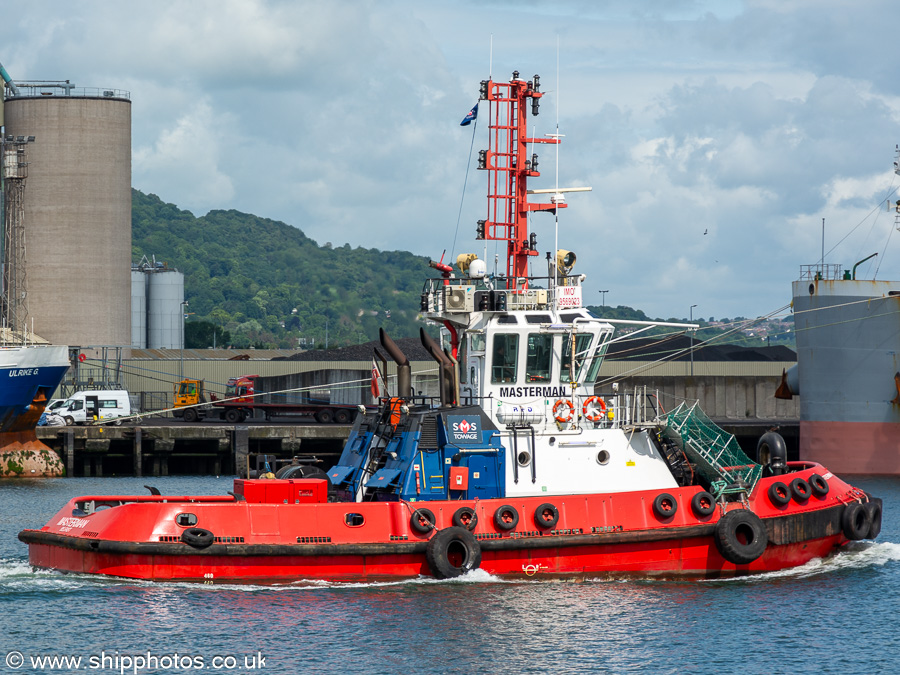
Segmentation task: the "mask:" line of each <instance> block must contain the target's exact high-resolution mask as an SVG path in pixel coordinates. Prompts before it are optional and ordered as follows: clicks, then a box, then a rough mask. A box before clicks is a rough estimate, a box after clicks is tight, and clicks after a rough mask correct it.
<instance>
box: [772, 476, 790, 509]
mask: <svg viewBox="0 0 900 675" xmlns="http://www.w3.org/2000/svg"><path fill="white" fill-rule="evenodd" d="M769 501H771V502H772V504H774V505H775V506H787V505H788V504H789V503H790V501H791V491H790V489H789V488H788V486H787V485H785V484H784V483H782V482H781V481H780V480H777V481H775V482H774V483H772V484H771V485H770V486H769Z"/></svg>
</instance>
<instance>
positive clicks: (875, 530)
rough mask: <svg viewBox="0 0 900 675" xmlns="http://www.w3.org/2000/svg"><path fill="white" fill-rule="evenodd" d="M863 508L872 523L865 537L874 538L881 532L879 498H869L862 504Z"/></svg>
mask: <svg viewBox="0 0 900 675" xmlns="http://www.w3.org/2000/svg"><path fill="white" fill-rule="evenodd" d="M863 508H864V509H865V510H866V511H868V512H869V516H870V517H871V519H872V525H871V527H869V532H868V533H867V534H866V539H875V538H877V537H878V535H879V534H880V533H881V500H880V499H869V501H867V502H866V503H865V504H864V505H863Z"/></svg>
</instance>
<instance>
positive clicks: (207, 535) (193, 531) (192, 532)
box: [181, 527, 216, 548]
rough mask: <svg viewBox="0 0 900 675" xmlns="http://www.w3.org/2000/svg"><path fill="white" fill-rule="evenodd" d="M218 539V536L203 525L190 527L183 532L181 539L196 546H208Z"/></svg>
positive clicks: (189, 544)
mask: <svg viewBox="0 0 900 675" xmlns="http://www.w3.org/2000/svg"><path fill="white" fill-rule="evenodd" d="M215 540H216V536H215V535H214V534H213V533H212V532H210V531H209V530H204V529H203V528H202V527H189V528H187V529H186V530H185V531H184V532H182V533H181V541H183V542H184V543H185V544H187V545H188V546H193V547H194V548H206V547H208V546H209V545H211V544H212V543H213V542H214V541H215Z"/></svg>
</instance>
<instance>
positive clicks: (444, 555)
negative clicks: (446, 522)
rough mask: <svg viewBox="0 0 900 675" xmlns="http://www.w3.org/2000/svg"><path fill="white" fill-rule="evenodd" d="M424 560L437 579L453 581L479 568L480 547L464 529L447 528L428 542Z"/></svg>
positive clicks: (473, 536)
mask: <svg viewBox="0 0 900 675" xmlns="http://www.w3.org/2000/svg"><path fill="white" fill-rule="evenodd" d="M425 560H426V562H427V563H428V568H429V569H430V570H431V573H432V574H433V575H434V576H435V577H437V578H438V579H453V578H455V577H458V576H462V575H463V574H465V573H466V572H470V571H472V570H475V569H478V568H479V567H480V566H481V545H480V544H479V543H478V540H477V539H476V538H475V535H474V534H472V533H471V532H469V531H468V530H467V529H466V528H464V527H456V526H454V527H448V528H445V529H443V530H441V531H440V532H437V533H436V534H435V535H434V536H433V537H432V538H431V539H429V540H428V546H427V547H426V548H425Z"/></svg>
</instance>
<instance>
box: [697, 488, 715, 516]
mask: <svg viewBox="0 0 900 675" xmlns="http://www.w3.org/2000/svg"><path fill="white" fill-rule="evenodd" d="M715 510H716V498H715V497H713V496H712V495H711V494H709V493H708V492H707V491H706V490H702V491H700V492H698V493H697V494H695V495H694V496H693V497H691V511H693V512H694V515H695V516H697V517H698V518H706V517H707V516H711V515H712V514H713V513H715Z"/></svg>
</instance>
